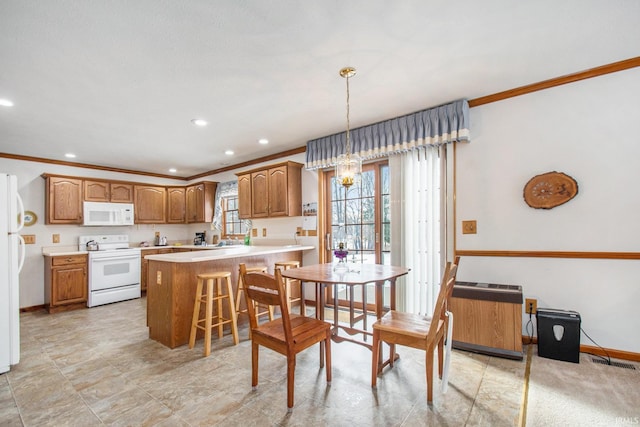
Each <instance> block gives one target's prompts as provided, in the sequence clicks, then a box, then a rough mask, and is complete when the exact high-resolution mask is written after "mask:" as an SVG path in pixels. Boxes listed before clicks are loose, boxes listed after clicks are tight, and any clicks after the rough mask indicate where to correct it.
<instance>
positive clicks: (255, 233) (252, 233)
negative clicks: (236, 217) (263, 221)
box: [251, 228, 258, 237]
mask: <svg viewBox="0 0 640 427" xmlns="http://www.w3.org/2000/svg"><path fill="white" fill-rule="evenodd" d="M251 237H258V229H257V228H252V229H251Z"/></svg>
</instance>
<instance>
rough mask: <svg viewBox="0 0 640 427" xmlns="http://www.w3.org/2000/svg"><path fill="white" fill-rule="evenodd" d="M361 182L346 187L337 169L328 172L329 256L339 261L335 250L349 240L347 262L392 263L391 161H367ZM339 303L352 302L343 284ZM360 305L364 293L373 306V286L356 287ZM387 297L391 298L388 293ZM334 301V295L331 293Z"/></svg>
mask: <svg viewBox="0 0 640 427" xmlns="http://www.w3.org/2000/svg"><path fill="white" fill-rule="evenodd" d="M362 169H363V170H362V177H361V180H360V182H358V183H356V184H354V185H352V186H351V187H349V188H345V187H343V186H342V185H340V183H339V182H338V181H337V180H336V179H335V172H334V171H331V172H329V173H327V174H326V175H325V179H326V181H325V185H326V188H327V189H328V191H326V192H325V194H326V197H327V200H325V206H327V208H328V212H327V216H326V221H327V223H326V224H325V230H327V231H329V233H330V237H329V238H328V239H327V254H326V259H327V260H328V261H329V260H330V261H332V262H335V257H334V256H333V250H334V249H337V246H338V241H343V242H346V249H347V251H348V252H349V254H348V256H347V262H348V263H349V264H351V265H352V267H354V265H353V264H356V266H355V268H357V264H390V262H391V255H390V254H391V252H390V250H391V215H390V202H389V165H388V163H387V161H386V160H385V161H381V162H376V163H370V164H367V165H363V167H362ZM340 291H341V292H340V293H339V304H340V305H348V298H347V295H346V292H348V288H346V287H341V289H340ZM354 293H355V295H354V297H355V302H356V307H358V306H359V307H360V308H361V307H362V301H363V297H364V298H366V301H367V302H368V304H371V305H370V308H371V309H373V305H372V304H373V302H374V298H373V293H374V289H373V287H372V286H368V287H367V295H366V296H363V295H362V292H361V289H360V288H359V287H358V288H356V289H355V292H354ZM385 300H388V298H387V297H385ZM328 301H330V302H331V303H333V302H332V301H333V295H331V296H329V295H328Z"/></svg>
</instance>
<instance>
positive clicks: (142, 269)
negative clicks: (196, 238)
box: [140, 248, 173, 292]
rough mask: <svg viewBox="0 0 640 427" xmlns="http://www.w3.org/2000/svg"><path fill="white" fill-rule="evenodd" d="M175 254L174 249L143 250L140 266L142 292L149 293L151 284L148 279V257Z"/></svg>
mask: <svg viewBox="0 0 640 427" xmlns="http://www.w3.org/2000/svg"><path fill="white" fill-rule="evenodd" d="M172 252H173V249H172V248H160V249H143V250H142V253H141V257H140V259H141V264H140V290H141V291H145V292H146V291H147V283H148V282H149V278H148V277H147V276H148V274H149V261H148V260H146V259H145V257H146V256H147V255H157V254H170V253H172Z"/></svg>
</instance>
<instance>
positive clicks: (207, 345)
mask: <svg viewBox="0 0 640 427" xmlns="http://www.w3.org/2000/svg"><path fill="white" fill-rule="evenodd" d="M197 277H198V285H197V288H196V300H195V304H194V306H193V318H192V320H191V335H190V336H189V348H193V347H194V346H195V344H196V333H197V330H198V329H202V330H204V355H205V357H206V356H209V355H210V354H211V328H215V327H216V326H217V327H218V338H222V334H223V327H224V325H225V324H226V323H230V324H231V333H232V334H233V342H234V344H238V324H237V323H236V309H235V306H234V301H233V289H232V288H231V273H230V272H228V271H218V272H215V273H202V274H198V276H197ZM223 280H224V281H225V282H226V293H223V292H222V281H223ZM205 281H206V282H207V289H206V294H203V293H202V291H203V285H204V282H205ZM214 281H215V282H216V286H215V290H214V286H213V282H214ZM223 299H226V300H227V301H228V303H229V316H230V318H228V319H227V318H225V317H223V315H222V300H223ZM214 301H216V303H217V313H216V315H215V316H214V315H213V302H214ZM201 303H205V317H204V318H200V304H201ZM214 319H215V320H216V323H213V320H214ZM201 323H204V325H201Z"/></svg>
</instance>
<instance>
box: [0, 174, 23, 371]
mask: <svg viewBox="0 0 640 427" xmlns="http://www.w3.org/2000/svg"><path fill="white" fill-rule="evenodd" d="M23 226H24V206H23V204H22V199H21V198H20V195H19V194H18V179H17V178H16V177H15V176H13V175H7V174H4V173H2V174H0V374H1V373H4V372H7V371H9V369H10V368H11V365H15V364H17V363H18V362H19V361H20V299H19V288H20V286H19V285H20V284H19V273H20V270H22V266H23V265H24V255H25V250H24V249H25V247H24V240H23V239H22V236H20V234H19V232H20V230H21V229H22V227H23Z"/></svg>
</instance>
